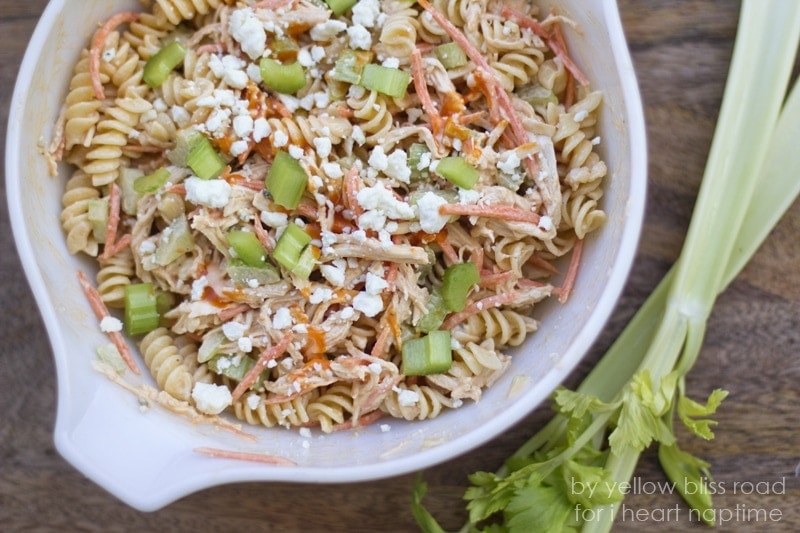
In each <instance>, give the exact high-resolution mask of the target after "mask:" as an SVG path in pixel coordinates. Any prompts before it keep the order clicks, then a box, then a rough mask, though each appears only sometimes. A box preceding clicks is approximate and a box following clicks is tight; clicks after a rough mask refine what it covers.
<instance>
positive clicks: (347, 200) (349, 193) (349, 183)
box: [342, 165, 364, 218]
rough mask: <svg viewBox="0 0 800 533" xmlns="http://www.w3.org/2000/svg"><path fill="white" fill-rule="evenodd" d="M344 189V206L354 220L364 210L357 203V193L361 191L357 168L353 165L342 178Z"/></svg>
mask: <svg viewBox="0 0 800 533" xmlns="http://www.w3.org/2000/svg"><path fill="white" fill-rule="evenodd" d="M342 188H343V189H344V190H343V192H344V206H345V207H346V208H347V209H349V210H350V212H352V213H353V217H354V218H358V217H359V216H360V215H361V214H362V213H363V212H364V208H363V207H361V204H359V203H358V191H359V190H360V189H361V180H360V179H359V178H358V167H357V166H355V165H353V166H352V167H350V171H349V172H348V173H347V175H346V176H345V178H344V183H343V184H342Z"/></svg>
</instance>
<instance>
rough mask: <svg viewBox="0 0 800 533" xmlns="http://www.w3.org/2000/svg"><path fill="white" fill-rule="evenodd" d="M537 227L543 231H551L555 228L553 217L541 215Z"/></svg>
mask: <svg viewBox="0 0 800 533" xmlns="http://www.w3.org/2000/svg"><path fill="white" fill-rule="evenodd" d="M537 227H538V228H539V229H540V230H542V231H550V230H552V229H553V219H552V218H550V217H549V216H547V215H542V216H541V217H539V223H538V224H537Z"/></svg>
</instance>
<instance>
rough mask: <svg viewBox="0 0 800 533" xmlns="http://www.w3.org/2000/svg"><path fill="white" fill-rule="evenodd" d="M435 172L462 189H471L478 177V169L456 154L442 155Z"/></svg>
mask: <svg viewBox="0 0 800 533" xmlns="http://www.w3.org/2000/svg"><path fill="white" fill-rule="evenodd" d="M435 172H436V173H437V174H439V175H440V176H442V177H443V178H445V179H446V180H447V181H449V182H450V183H453V184H454V185H458V186H459V187H461V188H462V189H472V187H474V186H475V184H476V183H477V182H478V178H480V173H479V172H478V169H477V168H475V167H474V166H472V165H470V164H469V163H467V160H466V159H464V158H463V157H461V156H458V155H452V156H448V157H443V158H442V159H441V160H439V163H438V164H437V165H436V170H435Z"/></svg>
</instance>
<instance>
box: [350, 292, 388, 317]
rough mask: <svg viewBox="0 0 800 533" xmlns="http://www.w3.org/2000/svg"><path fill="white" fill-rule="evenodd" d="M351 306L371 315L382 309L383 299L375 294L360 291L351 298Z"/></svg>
mask: <svg viewBox="0 0 800 533" xmlns="http://www.w3.org/2000/svg"><path fill="white" fill-rule="evenodd" d="M353 308H354V309H355V310H356V311H361V312H362V313H364V314H365V315H366V316H368V317H373V316H375V315H377V314H378V313H380V312H381V311H383V299H382V298H381V297H380V296H379V295H377V294H369V293H368V292H366V291H361V292H359V293H358V294H356V296H355V298H353Z"/></svg>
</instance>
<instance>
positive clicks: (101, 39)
mask: <svg viewBox="0 0 800 533" xmlns="http://www.w3.org/2000/svg"><path fill="white" fill-rule="evenodd" d="M138 18H139V13H136V12H134V11H123V12H122V13H117V14H116V15H112V16H111V17H110V18H109V19H108V20H107V21H106V22H105V23H104V24H103V25H102V26H100V29H98V30H97V32H95V34H94V37H93V38H92V44H91V47H90V49H89V76H90V77H91V79H92V88H93V89H94V95H95V97H96V98H97V99H98V100H103V99H104V98H105V97H106V94H105V91H104V90H103V82H102V80H101V79H100V56H101V55H102V53H103V45H104V44H105V42H106V38H107V37H108V35H109V34H110V33H111V32H112V31H114V30H115V29H116V28H117V26H120V25H122V24H125V23H127V22H133V21H135V20H136V19H138Z"/></svg>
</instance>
